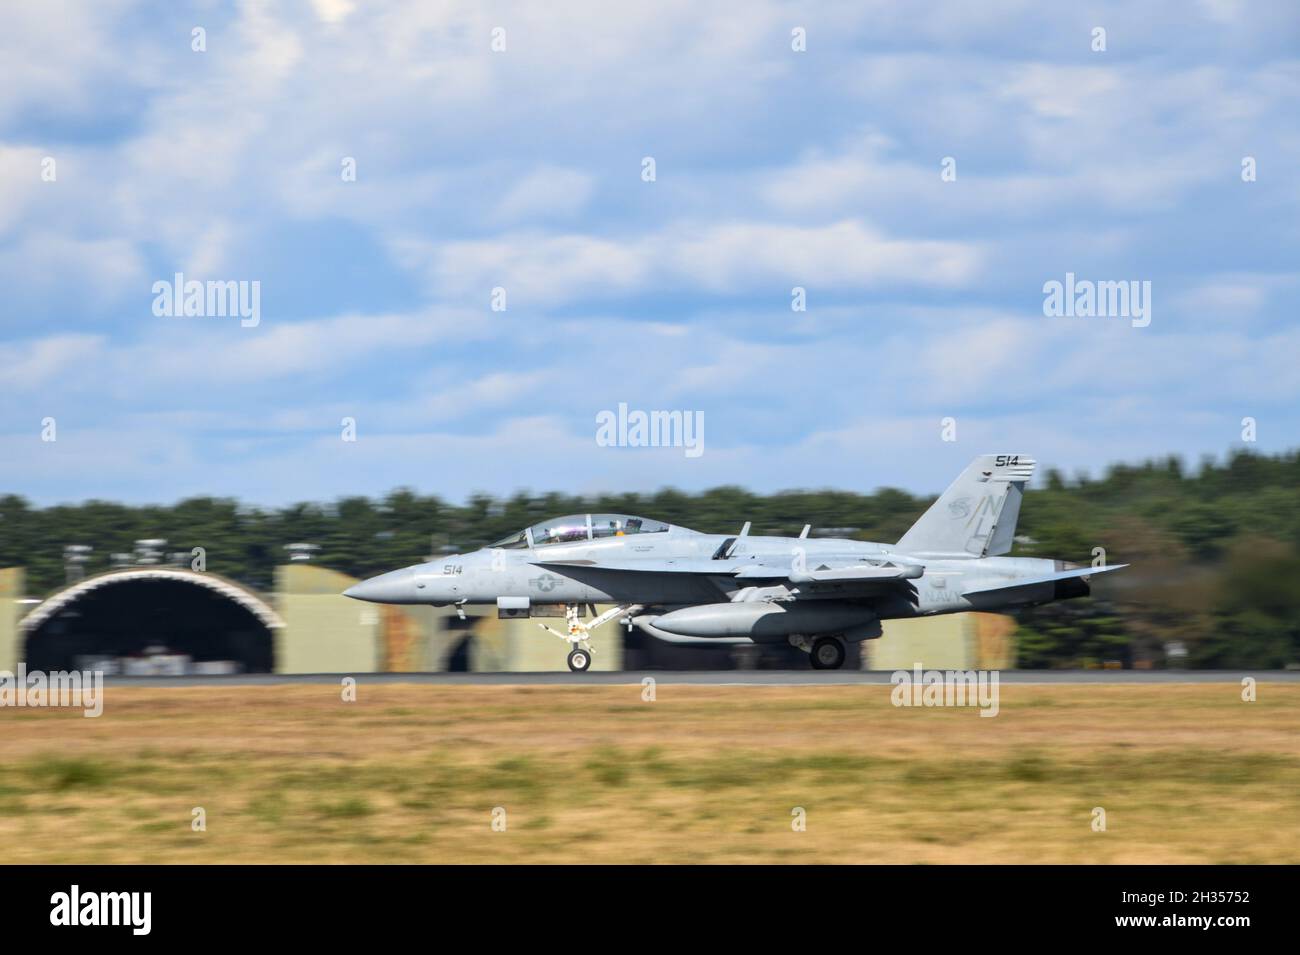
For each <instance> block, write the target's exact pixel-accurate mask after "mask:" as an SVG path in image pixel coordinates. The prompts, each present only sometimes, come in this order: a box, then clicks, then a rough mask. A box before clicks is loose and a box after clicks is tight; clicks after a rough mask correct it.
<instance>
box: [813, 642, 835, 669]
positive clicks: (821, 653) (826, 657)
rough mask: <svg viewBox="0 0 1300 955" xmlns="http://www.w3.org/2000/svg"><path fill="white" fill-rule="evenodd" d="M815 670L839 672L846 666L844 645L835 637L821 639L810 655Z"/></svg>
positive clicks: (814, 645)
mask: <svg viewBox="0 0 1300 955" xmlns="http://www.w3.org/2000/svg"><path fill="white" fill-rule="evenodd" d="M808 658H809V659H810V660H811V661H812V665H813V669H814V670H838V669H839V668H840V667H842V666H843V665H844V644H843V643H841V642H840V641H839V640H838V639H836V638H835V637H821V638H819V639H818V640H817V641H816V642H815V643H814V644H813V645H812V652H810V653H809V654H808Z"/></svg>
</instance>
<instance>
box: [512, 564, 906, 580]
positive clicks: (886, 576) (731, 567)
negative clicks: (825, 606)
mask: <svg viewBox="0 0 1300 955" xmlns="http://www.w3.org/2000/svg"><path fill="white" fill-rule="evenodd" d="M533 563H534V564H536V565H537V566H539V567H554V568H556V569H561V570H562V569H563V568H565V567H589V568H592V569H594V570H610V571H623V572H627V573H647V574H702V575H706V576H710V577H734V578H735V579H737V580H756V581H757V580H766V581H777V580H788V581H790V583H792V584H811V585H817V584H839V585H843V584H854V583H878V582H887V581H893V580H911V579H914V578H916V577H920V576H921V574H922V573H924V570H925V568H924V567H922V566H921V565H920V564H905V565H902V566H897V565H894V564H892V563H883V564H868V563H865V562H860V561H859V562H856V563H851V564H844V565H841V566H838V567H832V566H829V565H828V564H827V563H825V562H820V561H819V562H818V563H817V565H816V566H815V567H814V568H808V567H795V566H794V564H793V562H792V561H791V560H788V559H783V560H781V561H779V562H775V561H773V562H771V563H765V562H763V561H757V560H752V559H749V560H698V559H695V560H671V559H663V558H655V559H646V560H635V559H633V560H623V561H603V560H601V561H596V560H536V561H533Z"/></svg>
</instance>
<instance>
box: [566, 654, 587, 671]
mask: <svg viewBox="0 0 1300 955" xmlns="http://www.w3.org/2000/svg"><path fill="white" fill-rule="evenodd" d="M590 666H591V654H590V653H589V652H588V651H586V650H582V649H576V650H570V651H569V669H570V670H572V671H573V672H574V673H586V672H587V670H588V668H590Z"/></svg>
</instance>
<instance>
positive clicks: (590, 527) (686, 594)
mask: <svg viewBox="0 0 1300 955" xmlns="http://www.w3.org/2000/svg"><path fill="white" fill-rule="evenodd" d="M1033 471H1034V461H1033V460H1032V459H1031V458H1028V457H1026V456H1024V455H1021V454H985V455H981V456H980V457H978V458H976V459H975V460H974V461H973V462H972V463H971V465H970V466H969V467H968V468H966V470H965V471H963V472H962V473H961V475H960V476H959V477H958V478H957V480H956V481H954V482H953V483H952V486H951V487H949V488H948V490H946V491H944V492H943V494H942V495H941V496H940V497H939V499H938V500H937V501H935V502H934V504H932V505H931V506H930V508H929V510H927V511H926V512H925V513H924V514H922V515H921V518H920V520H918V521H917V522H916V523H915V524H914V525H912V527H911V528H910V529H909V530H908V531H907V533H906V534H904V535H903V536H902V537H901V538H900V539H899V540H898V542H897V543H894V544H877V543H871V542H869V541H856V540H843V539H835V538H810V537H809V536H808V531H809V528H808V527H805V528H804V529H803V533H802V534H800V535H799V536H798V537H763V536H757V535H751V534H750V533H749V527H750V525H749V524H748V523H746V524H745V525H744V527H743V528H742V529H741V530H740V531H739V532H738V533H736V534H702V533H700V532H698V531H693V530H690V529H689V528H685V527H677V526H675V525H672V524H665V523H662V522H660V521H656V520H651V519H649V518H645V517H634V516H632V515H630V514H572V515H569V516H567V517H557V518H555V519H554V520H549V521H543V522H542V523H540V524H535V525H533V526H532V527H527V528H524V529H523V530H521V531H519V532H517V533H515V534H511V535H510V536H509V537H506V538H505V539H503V540H499V541H497V542H496V543H495V544H491V545H490V546H488V547H484V548H482V549H481V550H476V551H473V552H472V553H468V554H455V555H452V556H450V557H445V558H441V559H439V560H436V561H432V562H430V563H427V564H416V565H414V566H411V567H404V568H402V569H401V570H395V571H392V572H391V573H387V574H382V575H380V576H378V577H372V578H371V579H369V580H365V581H362V582H361V583H359V584H357V585H355V586H353V587H350V588H348V589H347V590H345V591H344V593H345V594H346V595H347V596H349V597H355V598H357V599H358V600H369V601H375V602H378V603H394V604H435V605H440V606H441V605H447V604H455V605H457V606H458V608H463V607H464V605H466V604H495V605H496V606H497V609H498V613H499V614H500V615H501V616H503V617H526V616H557V612H556V611H557V609H558V608H559V607H563V612H564V616H565V621H566V625H567V626H566V628H565V632H563V633H560V632H559V631H556V630H553V629H551V628H550V627H548V626H546V625H544V624H542V625H540V626H542V627H543V629H545V630H549V631H550V632H551V633H554V634H556V635H557V636H559V637H561V638H562V639H564V640H565V641H567V642H568V644H569V645H570V651H569V656H568V661H569V667H570V669H572V670H579V671H580V670H586V669H587V668H588V667H589V666H591V646H590V644H589V643H588V641H587V635H588V633H590V632H591V631H592V630H593V629H595V628H596V627H599V626H601V625H603V624H606V623H609V622H610V621H612V620H615V619H618V620H620V621H621V622H622V623H623V625H624V626H627V627H629V628H631V627H636V628H638V629H640V630H642V631H643V632H645V633H647V634H649V635H651V636H653V637H656V638H658V639H660V640H666V641H668V642H670V643H677V644H692V645H704V646H717V645H719V644H749V643H757V644H761V643H785V642H788V643H790V644H793V645H794V646H796V647H798V648H800V649H801V650H804V651H806V652H807V653H808V655H809V659H810V661H811V663H812V665H813V667H814V668H816V669H836V668H838V667H839V666H840V665H842V664H843V663H844V657H845V646H846V644H848V643H855V642H858V641H862V640H870V639H872V638H874V637H878V636H880V633H881V627H880V622H881V621H882V620H892V619H897V618H900V617H926V616H932V615H935V614H944V613H959V612H961V611H966V610H1002V609H1006V608H1011V607H1024V606H1029V605H1032V604H1041V603H1046V602H1048V601H1051V600H1062V599H1065V598H1069V597H1080V596H1085V595H1087V593H1088V592H1089V588H1088V578H1089V576H1091V575H1092V574H1098V573H1105V572H1107V571H1112V570H1119V569H1120V568H1121V567H1123V566H1125V565H1123V564H1120V565H1116V566H1109V567H1092V566H1086V565H1079V564H1072V563H1067V562H1066V561H1062V560H1047V559H1041V558H1035V557H1005V556H1002V555H1004V554H1006V553H1008V552H1009V551H1010V550H1011V544H1012V538H1013V535H1014V534H1015V529H1016V519H1017V517H1018V516H1019V514H1020V503H1021V499H1022V497H1023V494H1024V488H1025V484H1026V482H1028V480H1029V479H1030V477H1032V475H1033ZM597 604H606V605H610V606H609V609H607V610H604V611H603V612H601V613H599V614H597V613H596V610H595V605H597ZM588 611H589V613H590V617H591V619H587V616H588ZM461 612H462V613H463V610H462V611H461Z"/></svg>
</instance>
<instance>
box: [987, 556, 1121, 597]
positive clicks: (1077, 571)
mask: <svg viewBox="0 0 1300 955" xmlns="http://www.w3.org/2000/svg"><path fill="white" fill-rule="evenodd" d="M1127 566H1128V564H1109V565H1107V566H1105V567H1076V568H1074V569H1073V570H1063V571H1061V572H1059V573H1055V574H1047V575H1046V576H1043V577H1021V578H1011V579H1009V580H1007V581H1006V582H1005V583H995V584H983V585H980V586H976V587H967V588H966V589H965V590H964V591H963V593H965V594H966V595H967V596H970V595H971V594H987V593H992V592H993V591H995V590H1014V589H1016V588H1017V587H1031V586H1033V585H1035V584H1054V583H1056V582H1057V581H1060V580H1073V579H1075V578H1076V577H1092V576H1093V575H1095V574H1108V573H1110V572H1111V571H1112V570H1123V569H1124V568H1125V567H1127Z"/></svg>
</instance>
